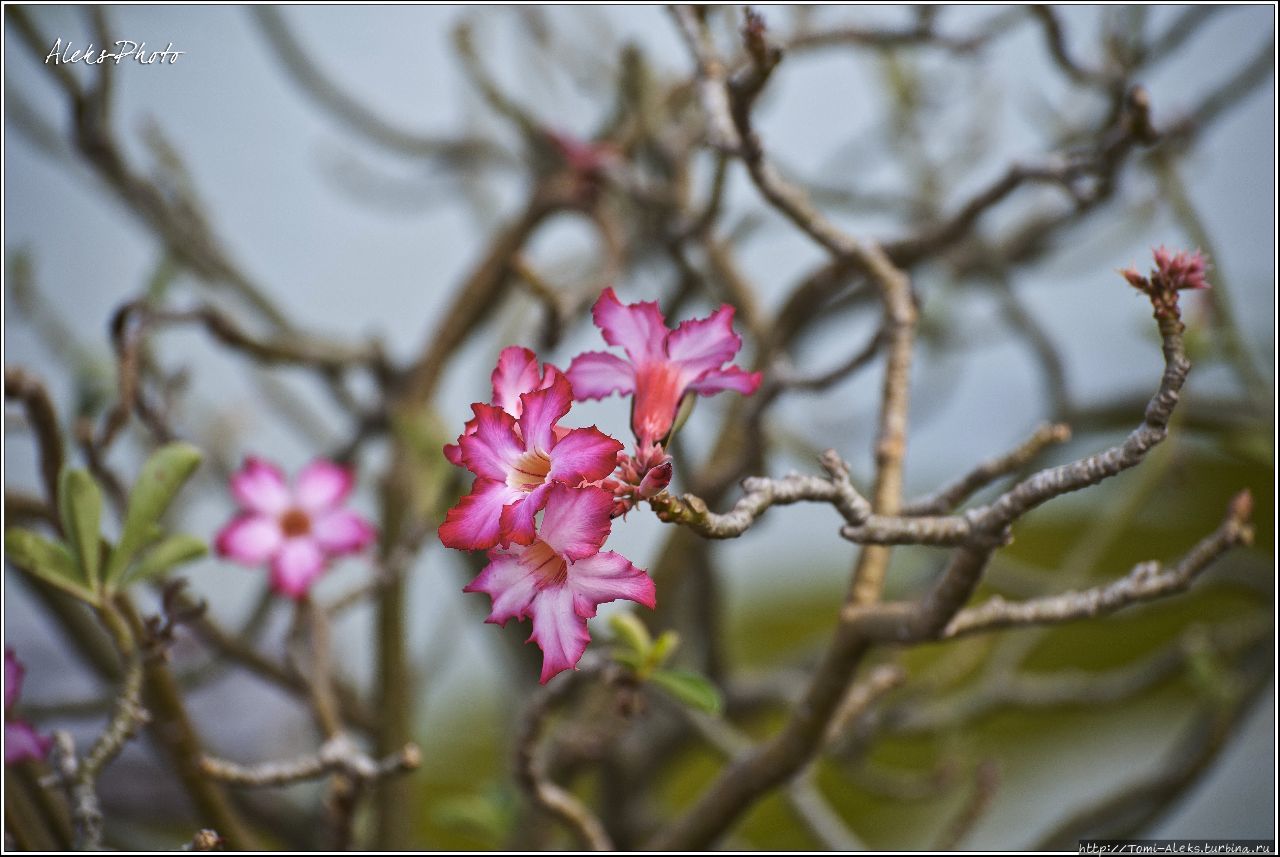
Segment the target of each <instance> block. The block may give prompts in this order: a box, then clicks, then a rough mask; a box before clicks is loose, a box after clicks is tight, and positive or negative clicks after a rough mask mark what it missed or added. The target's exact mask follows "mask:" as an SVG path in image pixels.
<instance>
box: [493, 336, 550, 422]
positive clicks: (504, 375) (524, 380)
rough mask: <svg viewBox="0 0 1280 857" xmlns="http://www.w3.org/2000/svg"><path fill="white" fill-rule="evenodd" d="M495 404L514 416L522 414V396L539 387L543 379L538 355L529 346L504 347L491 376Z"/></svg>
mask: <svg viewBox="0 0 1280 857" xmlns="http://www.w3.org/2000/svg"><path fill="white" fill-rule="evenodd" d="M491 380H492V382H493V404H495V405H497V406H498V407H499V408H502V409H503V410H504V411H506V412H507V413H509V414H511V416H513V417H518V416H520V409H521V407H522V405H521V404H520V396H521V394H522V393H531V392H533V391H534V390H536V389H538V387H539V386H540V384H539V382H540V381H541V380H542V379H541V376H540V373H539V372H538V357H537V355H536V354H534V353H533V352H532V351H530V350H529V349H528V348H521V347H520V346H518V345H512V346H509V347H507V348H504V349H502V353H501V354H499V355H498V365H497V367H496V368H495V369H494V370H493V375H492V376H491Z"/></svg>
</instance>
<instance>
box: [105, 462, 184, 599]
mask: <svg viewBox="0 0 1280 857" xmlns="http://www.w3.org/2000/svg"><path fill="white" fill-rule="evenodd" d="M200 459H201V454H200V450H198V449H196V448H195V447H194V446H192V445H191V444H189V443H170V444H166V445H165V446H162V447H160V449H158V450H156V452H155V453H154V454H153V455H152V456H151V457H150V458H148V459H147V463H146V464H144V465H143V466H142V473H141V474H140V475H139V476H138V481H137V482H135V483H134V485H133V490H132V491H130V492H129V510H128V512H127V513H126V514H125V519H124V530H123V532H121V533H120V543H119V544H117V545H116V548H115V550H113V551H112V552H111V559H110V560H109V561H108V563H107V570H106V573H105V574H104V575H103V577H104V580H105V582H106V585H107V586H114V585H115V584H117V583H118V582H119V581H120V579H121V577H122V576H123V575H124V571H125V569H126V568H128V566H129V563H130V561H131V560H132V559H133V557H134V555H135V554H137V553H138V551H140V550H142V549H143V548H144V547H145V546H146V545H147V543H148V542H150V541H152V540H154V533H155V527H156V525H157V524H158V523H159V521H160V518H161V516H162V515H164V513H165V510H167V509H168V508H169V504H170V503H172V502H173V497H174V495H175V494H177V493H178V489H179V488H181V487H182V485H183V483H185V482H186V481H187V480H188V479H189V478H191V474H192V473H193V472H194V471H195V469H196V467H198V466H199V465H200Z"/></svg>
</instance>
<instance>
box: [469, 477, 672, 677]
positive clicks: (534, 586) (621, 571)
mask: <svg viewBox="0 0 1280 857" xmlns="http://www.w3.org/2000/svg"><path fill="white" fill-rule="evenodd" d="M612 508H613V495H612V494H610V493H609V492H608V491H605V490H604V489H602V488H597V487H594V486H588V487H584V488H570V487H568V486H565V485H555V486H553V487H552V488H551V489H550V490H549V491H548V497H547V505H546V510H545V511H544V512H543V514H542V524H541V526H539V528H538V531H537V537H536V538H535V539H534V541H533V542H532V543H530V544H528V545H516V546H514V547H512V548H510V549H495V550H493V551H490V553H489V564H488V565H487V566H485V568H484V570H483V571H481V572H480V574H479V576H477V577H476V579H475V580H473V581H471V583H469V584H467V586H466V587H465V588H464V591H465V592H483V593H485V594H486V595H488V596H489V597H490V598H491V599H492V602H493V604H492V609H491V611H490V613H489V616H488V618H487V619H485V621H486V622H491V623H494V624H497V625H505V624H506V623H507V621H508V620H510V619H517V620H519V619H526V618H529V619H532V620H533V634H532V635H531V636H530V637H529V639H530V640H531V641H533V642H536V643H537V644H538V646H539V647H540V648H541V649H542V676H541V679H540V680H541V681H542V683H543V684H546V683H547V681H548V680H549V679H551V677H552V676H554V675H556V674H557V673H559V672H561V671H563V670H567V669H570V668H572V667H575V666H577V663H578V661H579V659H581V657H582V653H583V652H584V651H586V648H587V644H588V643H589V642H590V641H591V634H590V632H589V631H588V629H587V620H588V619H590V618H591V617H592V616H595V615H596V608H597V607H598V606H599V605H601V604H604V603H606V602H609V601H615V600H617V599H624V600H628V601H635V602H636V603H638V604H643V605H644V606H646V607H649V608H652V607H653V606H654V603H655V591H654V585H653V580H652V579H651V578H650V577H649V575H648V574H646V573H645V572H644V571H642V570H641V569H639V568H636V567H635V566H634V565H632V564H631V562H630V561H629V560H628V559H627V558H626V557H624V556H622V555H621V554H618V553H614V552H613V551H603V552H602V551H601V550H600V548H601V546H602V545H603V544H604V542H605V539H606V538H608V536H609V526H610V525H609V519H610V512H611V510H612Z"/></svg>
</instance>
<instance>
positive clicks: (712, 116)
mask: <svg viewBox="0 0 1280 857" xmlns="http://www.w3.org/2000/svg"><path fill="white" fill-rule="evenodd" d="M669 8H670V10H671V16H672V17H673V18H674V19H675V21H676V24H677V25H678V27H679V30H680V35H681V37H682V38H683V39H684V42H685V46H686V47H687V48H688V49H689V53H690V54H692V55H693V58H694V60H695V61H696V63H697V79H696V86H697V90H698V98H699V99H700V100H701V102H702V111H703V115H704V118H705V119H706V122H707V142H708V143H709V144H710V145H711V147H712V148H714V149H717V150H718V151H721V152H725V153H735V152H737V151H738V148H739V146H740V145H741V142H740V140H739V138H738V129H737V127H736V126H735V124H734V121H733V117H732V116H731V115H730V108H729V93H728V90H727V89H726V88H725V81H726V77H727V74H728V72H727V70H726V69H725V65H724V63H723V62H722V61H721V59H720V55H719V54H718V53H717V52H716V49H715V45H714V43H713V42H712V40H711V32H710V30H709V29H708V27H707V19H706V11H707V10H706V8H705V7H703V8H695V7H693V6H684V5H679V6H671V7H669Z"/></svg>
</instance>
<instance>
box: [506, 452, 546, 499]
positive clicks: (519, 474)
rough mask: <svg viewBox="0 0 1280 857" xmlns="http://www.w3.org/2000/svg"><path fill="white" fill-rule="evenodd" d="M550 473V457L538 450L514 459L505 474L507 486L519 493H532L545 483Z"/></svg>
mask: <svg viewBox="0 0 1280 857" xmlns="http://www.w3.org/2000/svg"><path fill="white" fill-rule="evenodd" d="M550 472H551V456H549V455H547V454H546V453H545V452H541V451H539V450H533V451H532V452H526V453H524V454H523V455H521V456H520V457H519V458H517V459H516V462H515V465H514V466H513V467H512V468H511V472H510V473H508V474H507V486H508V487H510V488H515V489H517V490H520V491H532V490H533V489H534V488H537V487H538V486H539V485H541V484H542V483H544V482H546V481H547V474H548V473H550Z"/></svg>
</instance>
